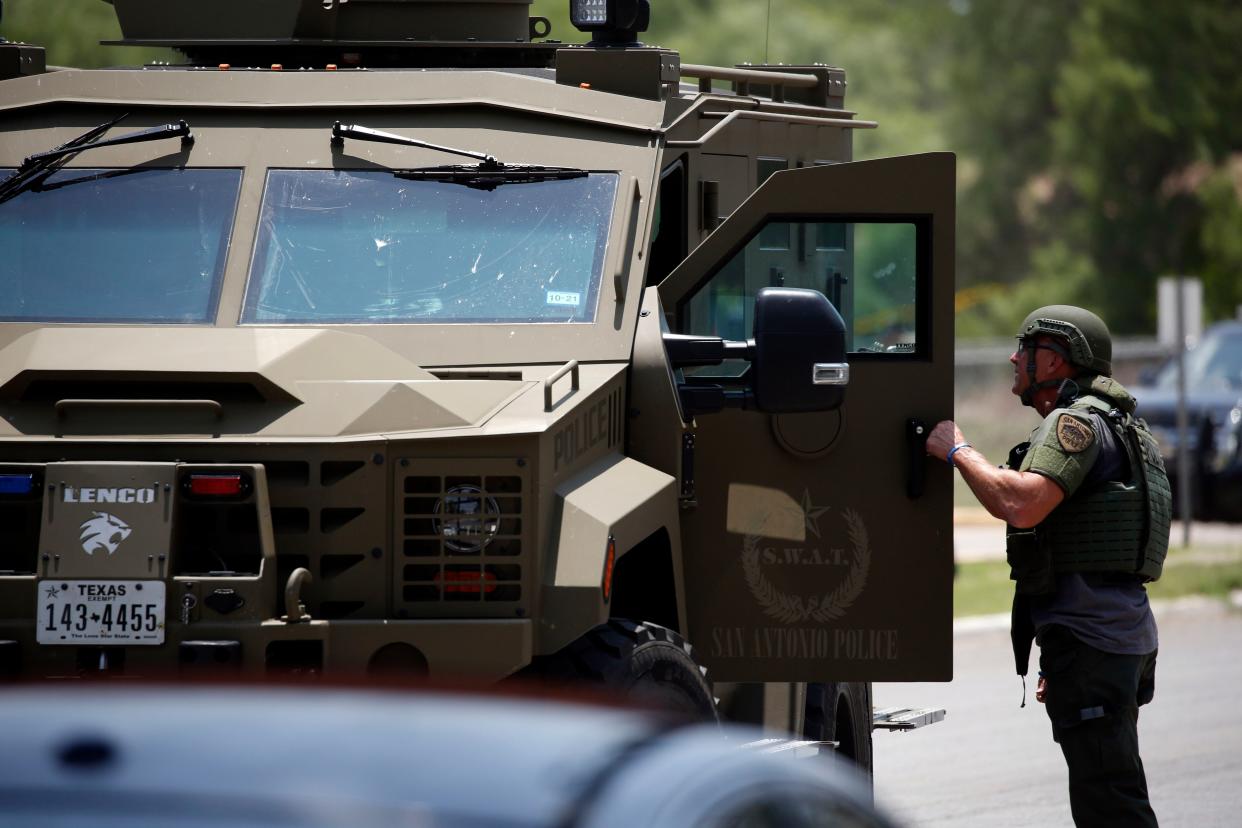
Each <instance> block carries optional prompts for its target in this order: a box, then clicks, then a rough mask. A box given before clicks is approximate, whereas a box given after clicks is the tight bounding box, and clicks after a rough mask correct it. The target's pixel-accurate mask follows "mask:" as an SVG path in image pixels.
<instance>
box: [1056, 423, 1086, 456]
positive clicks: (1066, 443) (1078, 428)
mask: <svg viewBox="0 0 1242 828" xmlns="http://www.w3.org/2000/svg"><path fill="white" fill-rule="evenodd" d="M1057 442H1059V443H1060V444H1061V448H1063V449H1065V450H1066V451H1068V452H1069V453H1070V454H1077V453H1078V452H1080V451H1086V450H1087V449H1089V448H1090V447H1091V444H1092V443H1094V442H1095V431H1094V429H1092V428H1091V426H1089V425H1087V424H1086V423H1084V422H1083V421H1082V420H1080V419H1078V418H1077V417H1075V416H1073V415H1072V414H1062V415H1061V416H1060V417H1059V418H1057Z"/></svg>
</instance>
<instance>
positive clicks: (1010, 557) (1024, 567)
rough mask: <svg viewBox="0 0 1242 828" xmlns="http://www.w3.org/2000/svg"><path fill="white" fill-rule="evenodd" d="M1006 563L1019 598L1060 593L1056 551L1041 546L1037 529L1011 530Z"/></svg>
mask: <svg viewBox="0 0 1242 828" xmlns="http://www.w3.org/2000/svg"><path fill="white" fill-rule="evenodd" d="M1005 560H1006V561H1008V562H1009V577H1010V578H1011V579H1012V580H1013V581H1015V582H1016V584H1015V587H1014V590H1015V592H1016V593H1017V594H1018V595H1048V594H1050V593H1052V592H1055V591H1056V586H1057V583H1056V577H1055V575H1054V572H1053V568H1052V550H1051V549H1049V548H1048V547H1047V546H1046V545H1045V544H1042V543H1040V539H1039V533H1038V532H1037V531H1036V530H1035V529H1015V528H1014V527H1012V526H1010V527H1009V530H1008V532H1007V533H1006V535H1005Z"/></svg>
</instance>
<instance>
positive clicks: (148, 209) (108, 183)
mask: <svg viewBox="0 0 1242 828" xmlns="http://www.w3.org/2000/svg"><path fill="white" fill-rule="evenodd" d="M3 176H4V174H3V173H0V177H3ZM240 186H241V171H240V170H225V169H214V170H204V169H191V170H186V169H153V168H140V169H93V168H92V169H62V170H59V171H57V172H54V173H52V174H51V175H49V176H48V177H47V178H45V179H44V180H42V181H39V182H37V183H36V184H35V185H34V186H33V187H32V188H31V189H30V190H28V191H26V192H23V193H21V194H20V195H18V196H16V197H14V198H12V199H10V200H8V201H5V202H4V203H3V204H0V250H3V251H4V254H3V255H2V256H0V287H2V290H0V320H3V321H6V322H26V321H29V322H162V323H173V322H181V323H185V322H200V323H201V322H211V321H213V318H214V316H215V311H216V302H217V299H218V297H219V294H220V278H221V275H222V273H223V271H224V260H225V256H226V253H227V251H228V244H229V232H230V230H231V229H232V227H233V213H234V210H235V209H236V206H237V193H238V190H239V188H240Z"/></svg>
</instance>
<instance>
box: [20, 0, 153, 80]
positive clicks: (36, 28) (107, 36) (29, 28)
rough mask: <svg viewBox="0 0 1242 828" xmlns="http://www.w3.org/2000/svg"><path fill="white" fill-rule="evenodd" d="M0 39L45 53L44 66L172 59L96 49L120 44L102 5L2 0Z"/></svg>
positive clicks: (83, 0)
mask: <svg viewBox="0 0 1242 828" xmlns="http://www.w3.org/2000/svg"><path fill="white" fill-rule="evenodd" d="M0 35H3V36H4V37H7V38H8V39H9V40H20V41H25V42H26V43H35V44H38V45H39V46H42V47H43V48H45V49H47V62H48V65H54V66H81V67H88V68H95V67H99V66H135V65H139V64H142V63H146V62H148V61H152V60H170V59H172V52H170V51H168V50H166V49H137V48H133V47H129V46H100V45H99V42H100V41H101V40H120V39H121V27H120V26H118V25H117V22H116V12H115V11H114V10H113V8H112V6H111V5H110V4H109V3H106V2H104V0H6V2H5V3H4V19H3V20H2V21H0Z"/></svg>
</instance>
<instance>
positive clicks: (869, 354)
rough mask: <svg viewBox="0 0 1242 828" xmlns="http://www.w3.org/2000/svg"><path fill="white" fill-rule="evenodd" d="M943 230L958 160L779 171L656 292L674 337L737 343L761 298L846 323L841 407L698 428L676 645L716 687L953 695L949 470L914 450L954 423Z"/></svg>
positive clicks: (726, 368) (718, 419)
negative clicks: (817, 686) (825, 685)
mask: <svg viewBox="0 0 1242 828" xmlns="http://www.w3.org/2000/svg"><path fill="white" fill-rule="evenodd" d="M953 223H954V157H953V156H952V155H951V154H947V153H935V154H928V155H916V156H908V157H901V158H889V159H882V160H877V161H862V162H855V163H847V164H837V165H830V166H821V167H813V168H804V169H798V170H790V171H787V172H780V173H777V174H775V175H773V176H772V177H771V178H770V179H768V181H767V182H766V183H764V184H763V186H762V187H760V188H759V189H758V190H756V191H755V192H754V194H752V195H751V197H750V198H749V199H748V200H747V201H746V202H745V203H743V204H742V205H741V206H740V207H739V208H738V209H737V210H736V211H735V212H734V214H733V215H732V216H731V217H730V218H729V219H728V220H727V221H725V222H724V223H723V224H722V225H721V226H720V227H719V228H717V229H716V231H715V232H714V233H713V234H712V235H711V236H710V237H709V238H708V239H706V240H705V241H704V242H703V243H702V244H701V245H700V246H699V247H698V248H697V249H696V250H695V251H694V252H692V253H691V254H690V256H688V257H687V258H686V260H685V261H684V262H683V263H682V264H681V265H680V266H679V267H678V268H677V269H676V270H675V271H673V273H671V274H670V275H669V276H668V278H667V279H665V281H664V282H663V283H661V285H660V288H659V289H660V297H661V302H662V304H663V307H664V310H665V313H666V314H667V315H668V324H669V327H670V328H671V330H672V331H673V332H675V333H682V334H698V335H705V336H718V337H722V338H723V339H726V340H746V339H749V338H750V337H751V336H752V335H753V334H752V328H751V325H752V321H753V318H754V308H755V297H756V294H757V293H758V291H759V290H760V289H761V288H764V287H769V286H783V287H798V288H813V289H815V290H818V291H820V292H822V293H824V294H825V295H826V296H827V297H828V298H829V299H830V300H831V301H832V302H833V304H834V305H835V307H836V308H837V310H838V311H839V312H840V314H841V316H842V318H843V321H844V324H845V349H844V350H845V351H846V355H845V359H846V362H847V363H848V366H849V369H848V385H846V386H845V394H844V403H843V404H841V405H840V407H839V408H836V409H835V410H829V411H812V412H809V413H775V414H773V413H766V412H763V411H755V410H745V409H743V408H740V407H732V408H726V409H724V410H722V411H718V412H713V413H702V414H698V415H697V416H696V417H695V429H694V436H695V439H694V458H693V470H694V472H693V475H694V482H695V493H694V505H692V506H691V507H690V508H688V509H686V510H685V511H683V513H682V515H683V521H682V528H681V540H682V549H683V556H684V564H685V584H686V604H687V607H686V608H687V618H688V626H689V629H688V630H687V632H688V633H689V637H690V640H691V641H693V642H694V643H695V645H696V648H697V649H698V650H699V652H700V654H701V656H702V657H704V658H705V659H706V661H707V662H708V664H709V666H710V668H711V670H712V674H713V676H714V678H716V679H717V680H722V681H824V680H828V679H833V680H851V681H852V680H871V681H912V680H933V681H934V680H948V679H950V678H951V677H952V614H953V612H952V610H953V598H952V589H953V549H952V480H951V471H950V469H949V468H948V467H947V466H946V465H945V464H943V463H940V462H937V461H930V460H926V459H925V455H924V454H923V451H924V448H923V445H924V441H925V439H926V433H927V431H928V430H929V429H930V428H931V427H932V426H933V425H935V423H936V422H937V421H939V420H941V419H946V418H949V417H951V416H952V414H953V322H954V318H953V255H954V253H953V243H954V242H953ZM817 301H819V300H817ZM729 353H730V354H732V353H734V352H729ZM738 353H741V352H738ZM754 370H755V365H753V364H750V363H749V362H747V361H746V360H744V359H738V360H725V361H724V362H723V363H722V364H721V365H717V366H711V367H698V368H686V369H684V370H683V371H679V372H678V379H679V383H680V384H683V385H684V386H686V387H693V386H696V385H697V386H699V387H703V386H708V385H712V384H718V385H721V386H723V387H725V388H733V389H741V388H744V387H745V386H746V385H747V384H748V383H753V372H754ZM807 373H808V376H807V377H806V381H807V382H810V381H811V377H810V376H809V373H810V372H807ZM797 376H799V377H801V374H800V373H799V374H798V375H797ZM732 397H733V399H735V400H736V399H745V392H744V391H740V392H736V391H735V392H734V393H733V394H732Z"/></svg>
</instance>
